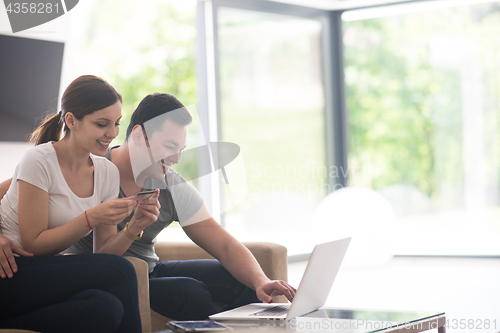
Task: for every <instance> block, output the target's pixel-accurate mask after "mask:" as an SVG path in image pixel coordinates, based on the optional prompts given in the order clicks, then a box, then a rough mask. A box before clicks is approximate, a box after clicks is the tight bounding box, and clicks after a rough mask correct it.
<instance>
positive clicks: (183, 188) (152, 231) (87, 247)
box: [64, 147, 203, 272]
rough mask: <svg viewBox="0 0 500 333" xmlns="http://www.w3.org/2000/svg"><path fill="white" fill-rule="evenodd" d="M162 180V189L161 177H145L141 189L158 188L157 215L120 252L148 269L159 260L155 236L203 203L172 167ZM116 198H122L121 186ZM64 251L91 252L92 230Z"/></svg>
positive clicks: (188, 215) (150, 269)
mask: <svg viewBox="0 0 500 333" xmlns="http://www.w3.org/2000/svg"><path fill="white" fill-rule="evenodd" d="M113 148H115V147H113ZM113 148H110V149H108V151H107V152H106V158H108V159H109V160H111V155H110V150H111V149H113ZM165 180H166V182H167V184H168V188H166V186H165V183H164V182H163V181H162V180H158V179H152V178H147V179H146V182H145V184H144V188H143V190H150V189H156V188H159V189H160V196H159V197H158V201H159V202H160V205H161V208H160V215H159V216H158V220H157V221H156V222H154V223H153V224H151V225H150V226H148V227H146V228H145V229H144V233H143V235H142V238H141V239H139V240H136V241H134V242H133V243H132V245H130V247H129V248H128V250H127V251H126V252H125V253H124V254H123V255H124V256H131V257H136V258H140V259H143V260H145V261H146V262H147V263H148V266H149V271H150V272H151V271H152V270H153V268H154V266H155V264H156V262H157V261H158V259H159V258H158V256H157V255H156V253H155V251H154V244H155V243H156V241H157V240H156V236H157V235H158V234H159V233H160V232H161V231H162V230H163V229H164V228H166V227H168V226H169V225H170V223H172V222H173V221H178V222H179V223H180V224H181V226H184V225H185V224H184V222H185V221H187V220H188V219H189V218H191V217H192V216H193V215H194V214H195V213H196V212H197V211H198V210H199V209H200V208H201V206H202V205H203V198H202V197H201V195H200V193H199V192H198V191H197V190H196V189H195V188H194V187H193V186H192V185H191V184H190V183H188V182H187V181H186V180H185V179H184V178H183V177H182V176H181V175H180V174H179V173H178V172H176V171H175V170H173V169H171V168H169V169H168V171H167V174H166V176H165ZM119 197H120V198H125V197H126V195H125V193H123V191H122V189H121V188H120V195H119ZM133 214H134V213H132V214H130V216H129V217H127V218H126V219H125V220H123V221H122V222H120V224H118V232H120V231H121V230H122V229H123V228H124V227H125V224H127V222H129V221H130V219H131V218H132V216H133ZM64 252H65V253H71V254H82V253H92V252H93V233H90V234H89V235H87V236H86V237H84V238H82V239H80V240H79V241H78V242H76V243H75V244H73V245H72V246H71V247H70V248H69V249H67V250H66V251H64Z"/></svg>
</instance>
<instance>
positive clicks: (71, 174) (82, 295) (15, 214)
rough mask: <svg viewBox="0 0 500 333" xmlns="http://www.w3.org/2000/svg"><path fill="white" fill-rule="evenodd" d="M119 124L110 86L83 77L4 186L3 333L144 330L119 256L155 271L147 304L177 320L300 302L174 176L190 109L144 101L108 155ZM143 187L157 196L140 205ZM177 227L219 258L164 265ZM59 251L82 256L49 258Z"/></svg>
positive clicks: (166, 99) (0, 238)
mask: <svg viewBox="0 0 500 333" xmlns="http://www.w3.org/2000/svg"><path fill="white" fill-rule="evenodd" d="M120 118H121V96H120V95H119V94H118V93H117V92H116V90H115V89H114V88H113V87H112V86H110V85H109V84H108V83H107V82H106V81H104V80H102V79H100V78H98V77H95V76H89V75H87V76H82V77H79V78H77V79H76V80H75V81H73V82H72V83H71V84H70V85H69V86H68V88H67V89H66V91H65V92H64V94H63V97H62V110H61V111H60V112H59V113H58V114H56V115H54V116H52V117H51V118H49V119H47V120H46V121H45V122H44V124H42V125H41V127H39V128H38V129H37V131H35V132H34V135H33V139H34V142H35V145H36V146H35V147H34V148H33V149H30V150H29V151H28V152H27V153H26V154H25V155H24V156H23V158H22V160H21V162H20V163H19V165H18V167H17V168H16V171H15V173H14V177H13V181H12V180H9V181H6V182H4V183H2V184H1V185H0V196H3V199H2V201H1V205H0V213H1V215H0V217H1V220H0V226H1V232H2V234H3V235H0V246H1V249H0V276H1V277H2V279H0V294H1V295H2V301H0V328H22V329H32V330H38V331H42V332H68V331H71V332H139V331H140V326H141V325H140V317H139V310H138V301H137V281H136V278H135V273H134V271H133V267H132V265H131V264H130V263H129V262H128V261H126V260H125V259H123V258H121V257H119V256H115V255H123V254H125V255H127V256H133V257H138V258H141V259H144V260H145V261H146V262H147V263H148V265H149V268H150V281H149V285H150V302H151V307H152V309H154V310H155V311H156V312H158V313H160V314H162V315H164V316H167V317H170V318H175V319H178V320H187V319H206V318H207V317H208V315H210V314H212V313H215V312H216V310H215V308H214V307H213V304H212V301H217V302H222V303H225V304H227V305H228V307H236V306H240V305H243V304H246V303H250V302H256V301H259V300H260V301H264V302H270V301H271V300H272V298H273V297H274V296H277V295H285V296H286V297H287V298H288V299H289V300H291V299H293V296H294V293H295V289H294V288H293V287H291V286H290V285H288V284H287V283H286V282H284V281H281V280H274V281H272V280H269V279H268V278H267V277H266V276H265V274H264V273H263V272H262V270H261V268H260V266H259V264H258V263H257V262H256V260H255V258H254V257H253V256H252V254H251V253H250V252H249V251H248V250H247V249H246V248H245V247H244V246H243V245H242V244H241V243H240V242H238V241H237V240H236V239H234V238H233V237H232V236H231V235H230V234H229V233H227V231H225V229H223V228H222V227H221V226H220V225H219V224H218V223H217V222H216V221H215V220H214V219H213V218H212V217H211V216H210V214H209V212H208V210H207V208H206V206H205V204H204V202H203V199H202V198H201V196H200V194H199V193H198V192H197V191H196V189H194V187H192V186H191V185H190V184H189V183H187V182H186V181H185V180H184V179H183V178H182V177H181V176H180V175H179V174H178V173H177V172H175V171H173V170H172V169H170V166H171V165H173V164H175V163H178V162H179V160H180V158H181V154H182V150H183V149H184V148H185V146H186V135H187V126H188V125H189V124H190V123H191V116H190V114H189V112H188V111H187V110H186V108H185V107H184V106H183V105H182V104H181V103H180V102H179V101H178V100H177V99H176V98H175V97H173V96H171V95H168V94H153V95H148V96H146V97H145V98H144V99H143V100H142V101H141V103H140V104H139V106H138V107H137V109H136V110H135V111H134V113H133V115H132V117H131V120H130V125H129V127H128V129H127V136H126V142H125V144H123V145H122V146H119V147H112V148H109V147H108V146H109V144H110V142H111V141H112V140H113V139H114V138H115V137H116V135H117V134H118V125H119V120H120ZM63 129H64V132H65V135H64V136H63V137H62V139H59V138H60V136H61V132H62V130H63ZM103 155H105V158H104V157H100V156H103ZM110 161H111V162H110ZM145 161H147V162H145ZM9 186H10V187H9ZM7 188H8V191H7ZM144 189H156V191H155V194H154V195H153V196H152V197H151V198H149V199H146V200H142V201H139V202H136V201H135V199H134V196H135V195H136V194H137V193H138V192H140V191H142V190H144ZM117 197H118V198H117ZM134 208H135V210H134ZM172 221H179V223H180V224H181V226H182V227H183V229H184V231H185V232H186V234H187V235H188V236H189V237H190V238H191V239H192V240H193V241H194V242H195V243H197V244H198V245H200V246H201V247H202V248H203V249H205V250H206V251H207V252H209V253H210V254H212V255H213V256H214V257H215V258H217V259H218V260H197V261H185V262H175V261H173V262H172V261H170V262H169V261H167V262H157V260H158V257H156V255H155V252H154V241H155V238H156V235H157V234H158V233H159V232H160V231H161V230H162V229H163V228H165V227H167V226H168V225H169V224H170V223H171V222H172ZM92 231H93V232H92ZM61 252H64V253H67V254H78V255H72V256H54V255H55V254H59V253H61ZM92 252H95V253H103V254H90V253H92ZM13 253H16V254H17V255H16V256H14V255H13ZM31 253H33V254H34V256H33V254H31ZM110 254H111V255H110ZM112 254H115V255H112ZM89 318H92V319H89Z"/></svg>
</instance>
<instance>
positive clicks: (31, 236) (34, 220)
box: [18, 180, 89, 255]
mask: <svg viewBox="0 0 500 333" xmlns="http://www.w3.org/2000/svg"><path fill="white" fill-rule="evenodd" d="M18 190H19V202H18V222H19V232H20V234H21V242H22V245H23V248H24V249H25V250H26V251H28V252H31V253H33V254H34V255H53V254H57V253H59V252H61V251H63V250H65V249H67V248H68V247H70V246H71V245H73V244H74V243H76V242H77V241H78V240H79V239H80V238H82V237H83V236H85V235H87V234H88V233H89V228H88V226H87V221H86V219H85V215H84V214H81V215H80V216H77V217H76V218H75V219H73V220H71V221H69V222H68V223H66V224H64V225H61V226H60V227H57V228H53V229H48V224H49V194H48V193H47V192H45V191H44V190H42V189H40V188H38V187H36V186H34V185H31V184H30V183H27V182H25V181H23V180H18Z"/></svg>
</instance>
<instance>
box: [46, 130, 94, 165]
mask: <svg viewBox="0 0 500 333" xmlns="http://www.w3.org/2000/svg"><path fill="white" fill-rule="evenodd" d="M52 146H53V147H54V149H55V151H56V154H57V159H58V161H59V165H61V166H62V167H64V168H65V169H67V170H70V171H72V172H79V171H80V170H81V169H86V168H88V167H92V166H93V164H92V160H91V158H90V152H89V151H85V150H82V149H81V148H77V146H76V145H75V144H73V142H72V141H71V140H70V139H69V137H64V138H62V139H61V140H59V141H57V142H54V143H53V144H52Z"/></svg>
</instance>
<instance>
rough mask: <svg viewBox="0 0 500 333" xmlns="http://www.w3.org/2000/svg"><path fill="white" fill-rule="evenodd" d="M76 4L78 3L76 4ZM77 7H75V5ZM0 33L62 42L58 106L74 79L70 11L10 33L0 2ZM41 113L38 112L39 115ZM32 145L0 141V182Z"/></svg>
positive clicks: (6, 17) (12, 170)
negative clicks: (63, 45)
mask: <svg viewBox="0 0 500 333" xmlns="http://www.w3.org/2000/svg"><path fill="white" fill-rule="evenodd" d="M77 6H78V5H77ZM75 8H77V7H75ZM0 34H2V35H8V36H15V37H26V38H34V39H41V40H49V41H56V42H64V43H65V47H64V57H63V68H62V75H61V84H60V93H59V100H58V108H59V106H60V105H59V104H60V102H61V101H60V96H61V95H62V92H63V91H64V89H66V87H67V86H68V84H69V83H70V82H71V81H72V80H73V79H74V78H73V77H72V76H73V69H72V60H71V59H72V57H71V53H72V52H71V35H72V33H71V13H70V14H65V15H62V16H60V17H58V18H56V19H55V20H52V21H50V22H47V23H45V24H42V25H39V26H37V27H34V28H31V29H28V30H25V31H21V32H17V33H15V34H14V33H12V29H11V27H10V23H9V18H8V16H7V12H6V11H5V6H4V5H3V4H0ZM41 115H42V114H40V116H41ZM0 121H2V120H1V118H0ZM31 147H32V144H28V143H25V142H0V156H1V157H0V182H1V181H4V180H5V179H8V178H11V177H12V174H13V173H14V169H15V168H16V166H17V164H18V163H19V161H20V160H21V157H22V156H23V154H24V152H26V150H28V149H29V148H31Z"/></svg>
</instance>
